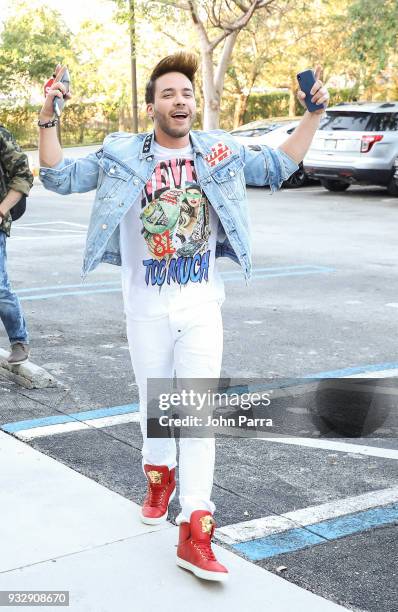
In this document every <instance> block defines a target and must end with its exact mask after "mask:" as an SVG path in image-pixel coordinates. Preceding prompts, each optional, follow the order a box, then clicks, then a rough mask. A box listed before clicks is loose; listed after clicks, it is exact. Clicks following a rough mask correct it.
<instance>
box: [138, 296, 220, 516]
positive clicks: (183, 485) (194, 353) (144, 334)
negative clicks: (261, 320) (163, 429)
mask: <svg viewBox="0 0 398 612" xmlns="http://www.w3.org/2000/svg"><path fill="white" fill-rule="evenodd" d="M127 338H128V343H129V349H130V355H131V361H132V364H133V369H134V373H135V378H136V381H137V385H138V391H139V397H140V415H141V419H140V424H141V432H142V436H143V447H142V465H144V464H146V463H149V464H151V465H166V466H167V467H168V468H169V469H171V468H173V467H175V466H176V465H177V461H176V442H175V439H174V438H166V439H158V438H147V436H146V425H147V421H146V408H147V378H172V377H173V375H174V371H175V373H176V376H177V378H202V377H203V378H218V377H219V376H220V371H221V362H222V351H223V325H222V317H221V308H220V304H219V303H218V301H216V300H215V301H212V302H207V303H204V304H200V305H197V306H194V307H190V308H189V309H188V308H186V309H180V310H174V311H173V312H170V313H169V314H168V315H167V316H165V317H163V318H160V319H154V320H148V321H137V320H133V319H131V318H129V317H127ZM179 446H180V457H179V483H180V497H179V500H180V505H181V512H180V514H179V515H178V517H177V524H180V523H181V522H184V521H189V519H190V516H191V513H192V512H193V511H194V510H209V511H210V512H211V513H213V512H214V510H215V505H214V503H213V502H212V501H211V500H210V497H211V490H212V487H213V475H214V454H215V441H214V438H185V439H184V438H181V439H180V444H179Z"/></svg>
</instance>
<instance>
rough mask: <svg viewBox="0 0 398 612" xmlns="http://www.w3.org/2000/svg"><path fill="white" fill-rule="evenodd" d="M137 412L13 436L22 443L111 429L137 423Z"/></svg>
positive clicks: (23, 432) (65, 424)
mask: <svg viewBox="0 0 398 612" xmlns="http://www.w3.org/2000/svg"><path fill="white" fill-rule="evenodd" d="M139 421H140V414H139V412H128V413H126V414H119V415H115V416H110V417H102V418H96V419H87V420H85V421H73V422H69V423H62V424H61V425H46V426H44V427H33V428H32V429H25V430H23V431H18V432H17V433H16V434H15V436H16V437H17V438H19V439H20V440H24V442H28V441H29V440H33V439H34V438H43V437H45V436H54V435H58V434H64V433H70V432H72V431H81V430H83V429H86V430H87V429H91V428H93V427H94V428H95V429H101V428H103V427H111V426H112V427H113V426H114V425H124V424H126V423H139Z"/></svg>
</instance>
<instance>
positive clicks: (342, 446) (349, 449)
mask: <svg viewBox="0 0 398 612" xmlns="http://www.w3.org/2000/svg"><path fill="white" fill-rule="evenodd" d="M252 439H253V440H266V441H267V442H276V443H277V444H293V445H295V446H305V447H307V448H319V449H321V450H333V451H338V452H340V453H355V454H356V455H366V456H367V457H381V458H382V459H395V460H397V459H398V450H395V449H393V448H379V447H377V446H364V445H362V444H350V443H348V442H338V441H337V440H323V439H322V440H319V439H312V438H252Z"/></svg>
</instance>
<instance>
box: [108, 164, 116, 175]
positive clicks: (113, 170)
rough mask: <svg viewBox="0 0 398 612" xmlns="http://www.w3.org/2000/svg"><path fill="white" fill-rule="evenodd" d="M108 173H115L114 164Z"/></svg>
mask: <svg viewBox="0 0 398 612" xmlns="http://www.w3.org/2000/svg"><path fill="white" fill-rule="evenodd" d="M109 173H110V174H115V167H114V166H112V168H111V169H110V170H109Z"/></svg>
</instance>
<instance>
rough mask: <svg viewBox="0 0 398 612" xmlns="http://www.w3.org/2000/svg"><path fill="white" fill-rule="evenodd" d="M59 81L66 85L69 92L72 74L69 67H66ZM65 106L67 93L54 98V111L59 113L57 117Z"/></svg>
mask: <svg viewBox="0 0 398 612" xmlns="http://www.w3.org/2000/svg"><path fill="white" fill-rule="evenodd" d="M58 81H59V82H60V83H62V84H63V85H64V86H65V89H66V92H68V91H69V86H70V76H69V70H68V69H67V68H65V69H64V72H63V74H62V76H61V78H60V79H58ZM64 106H65V95H64V97H63V98H58V97H55V98H54V113H55V114H56V115H57V117H60V116H61V112H62V109H63V108H64Z"/></svg>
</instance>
